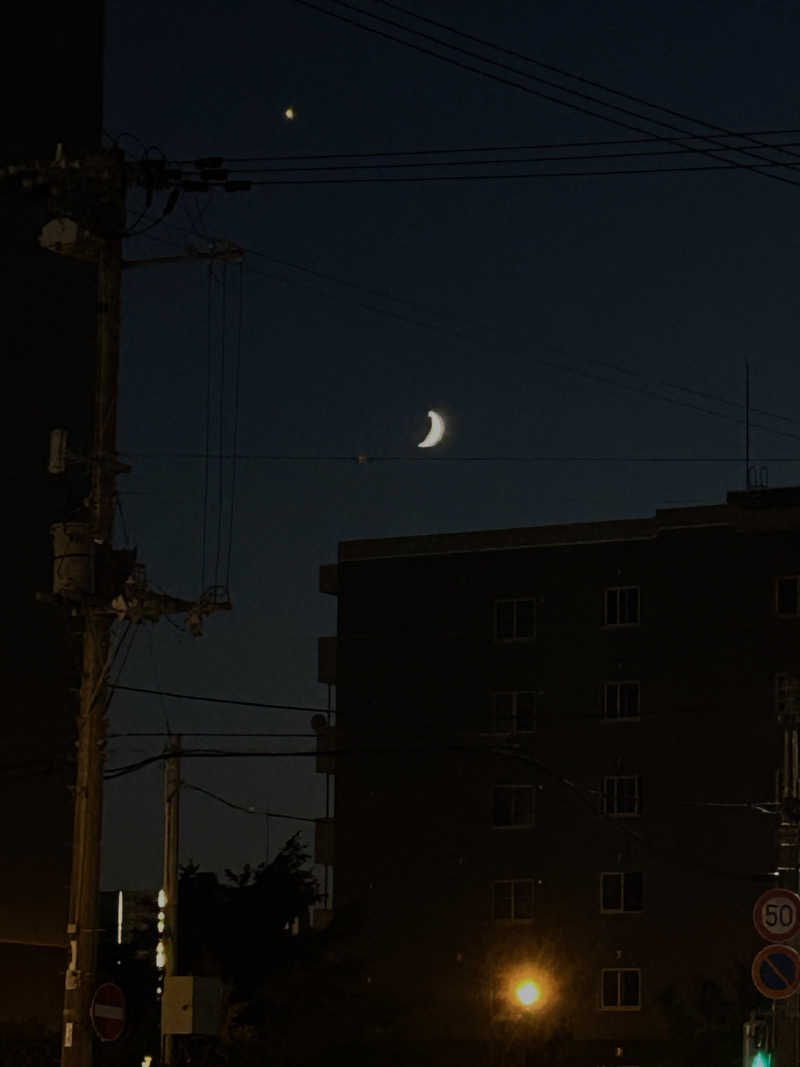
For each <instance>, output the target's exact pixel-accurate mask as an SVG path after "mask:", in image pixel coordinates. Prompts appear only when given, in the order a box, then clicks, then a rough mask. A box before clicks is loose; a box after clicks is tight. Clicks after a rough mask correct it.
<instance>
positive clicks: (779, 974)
mask: <svg viewBox="0 0 800 1067" xmlns="http://www.w3.org/2000/svg"><path fill="white" fill-rule="evenodd" d="M752 974H753V983H754V984H755V987H756V989H757V990H758V991H759V993H762V994H763V995H764V996H765V997H769V999H770V1000H784V999H785V998H786V997H790V996H792V994H793V993H796V992H797V990H798V988H800V956H798V954H797V953H796V952H795V950H794V949H793V948H792V947H791V946H790V945H766V946H765V947H764V948H762V949H761V951H760V952H758V953H756V958H755V959H754V960H753V969H752Z"/></svg>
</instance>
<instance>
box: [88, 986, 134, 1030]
mask: <svg viewBox="0 0 800 1067" xmlns="http://www.w3.org/2000/svg"><path fill="white" fill-rule="evenodd" d="M89 1017H90V1018H91V1020H92V1026H93V1027H94V1030H95V1033H96V1034H97V1036H98V1037H99V1038H100V1040H101V1041H116V1039H117V1038H118V1037H119V1036H120V1034H121V1033H122V1031H123V1030H124V1029H125V994H124V993H123V992H122V990H121V989H120V988H119V986H117V985H114V984H113V983H111V982H106V983H105V984H104V985H101V986H98V987H97V990H96V992H95V995H94V996H93V997H92V1006H91V1008H90V1009H89Z"/></svg>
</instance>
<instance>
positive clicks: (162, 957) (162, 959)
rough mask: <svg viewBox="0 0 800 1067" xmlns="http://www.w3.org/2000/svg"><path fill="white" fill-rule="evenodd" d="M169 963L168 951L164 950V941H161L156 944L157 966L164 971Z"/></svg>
mask: <svg viewBox="0 0 800 1067" xmlns="http://www.w3.org/2000/svg"><path fill="white" fill-rule="evenodd" d="M166 965H167V953H166V951H165V950H164V942H163V941H159V942H158V944H157V945H156V967H157V968H158V969H159V971H163V970H164V968H165V967H166Z"/></svg>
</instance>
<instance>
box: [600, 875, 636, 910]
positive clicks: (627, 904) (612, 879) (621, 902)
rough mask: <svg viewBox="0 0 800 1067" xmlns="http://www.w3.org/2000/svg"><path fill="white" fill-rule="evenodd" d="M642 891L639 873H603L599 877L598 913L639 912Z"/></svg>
mask: <svg viewBox="0 0 800 1067" xmlns="http://www.w3.org/2000/svg"><path fill="white" fill-rule="evenodd" d="M643 889H644V881H643V878H642V872H641V871H604V872H603V874H601V875H600V911H604V912H623V911H641V910H642V907H643V903H644V896H643Z"/></svg>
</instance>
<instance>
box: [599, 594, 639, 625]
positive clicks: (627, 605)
mask: <svg viewBox="0 0 800 1067" xmlns="http://www.w3.org/2000/svg"><path fill="white" fill-rule="evenodd" d="M638 625H639V586H638V585H617V586H614V588H613V589H606V626H638Z"/></svg>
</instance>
